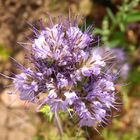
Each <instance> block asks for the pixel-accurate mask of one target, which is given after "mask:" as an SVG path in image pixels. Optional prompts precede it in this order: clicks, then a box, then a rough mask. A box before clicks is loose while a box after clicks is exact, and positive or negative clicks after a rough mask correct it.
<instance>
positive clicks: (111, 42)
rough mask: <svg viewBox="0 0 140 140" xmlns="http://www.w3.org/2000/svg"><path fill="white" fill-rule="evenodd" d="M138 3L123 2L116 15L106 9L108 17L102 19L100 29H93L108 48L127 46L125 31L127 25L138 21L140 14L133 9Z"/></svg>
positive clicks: (135, 0)
mask: <svg viewBox="0 0 140 140" xmlns="http://www.w3.org/2000/svg"><path fill="white" fill-rule="evenodd" d="M138 2H139V0H133V1H131V2H127V1H124V3H123V4H122V5H121V6H120V7H119V11H118V12H117V14H116V15H114V14H113V13H112V11H111V10H110V9H107V14H108V16H106V17H105V18H104V19H103V22H102V29H95V33H96V34H99V35H101V36H102V40H103V42H104V43H105V44H106V45H108V47H111V48H112V47H116V46H123V47H125V46H127V45H128V44H127V41H126V40H125V30H126V26H127V25H128V24H129V23H133V22H138V21H140V12H139V11H137V10H135V9H134V8H135V7H136V6H137V5H138Z"/></svg>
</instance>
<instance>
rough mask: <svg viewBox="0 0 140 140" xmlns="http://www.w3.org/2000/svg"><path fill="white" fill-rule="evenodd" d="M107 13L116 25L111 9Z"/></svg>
mask: <svg viewBox="0 0 140 140" xmlns="http://www.w3.org/2000/svg"><path fill="white" fill-rule="evenodd" d="M107 13H108V16H109V17H110V19H111V20H112V22H113V23H115V22H116V19H115V16H114V15H113V13H112V11H111V10H110V9H109V8H107Z"/></svg>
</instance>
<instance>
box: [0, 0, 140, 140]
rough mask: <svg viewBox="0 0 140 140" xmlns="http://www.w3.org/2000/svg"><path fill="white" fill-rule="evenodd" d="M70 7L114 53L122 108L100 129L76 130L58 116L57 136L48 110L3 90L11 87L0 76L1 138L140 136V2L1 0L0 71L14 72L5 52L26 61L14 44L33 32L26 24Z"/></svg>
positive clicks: (111, 139) (124, 139)
mask: <svg viewBox="0 0 140 140" xmlns="http://www.w3.org/2000/svg"><path fill="white" fill-rule="evenodd" d="M69 9H71V11H72V13H75V14H76V15H80V16H84V17H85V18H86V22H87V25H90V24H93V25H94V32H93V33H94V34H96V35H98V36H99V37H100V38H101V40H102V41H101V42H103V43H101V44H102V46H106V47H108V48H113V50H114V52H115V53H116V57H117V58H118V60H117V63H118V64H117V67H118V68H119V69H120V71H119V77H120V78H119V82H118V83H120V85H117V90H118V92H119V94H120V95H121V97H122V99H123V105H122V111H121V112H119V113H117V115H116V117H114V118H113V121H112V124H111V125H109V126H108V127H106V128H103V129H99V132H97V131H95V130H94V129H93V128H83V129H80V128H78V127H77V125H74V124H72V123H71V121H70V120H68V117H67V116H66V115H65V114H62V115H60V117H61V120H62V125H63V129H64V136H63V137H60V136H59V134H58V130H57V127H56V126H55V123H53V122H51V120H50V118H48V116H47V114H45V113H36V112H35V111H34V110H33V109H32V108H34V106H33V105H29V104H26V103H24V102H21V101H19V100H18V97H17V96H16V95H12V96H11V95H8V94H7V93H10V92H11V91H12V86H11V83H10V80H8V79H6V78H4V77H2V76H1V77H0V140H15V139H17V140H140V0H0V73H3V74H5V75H8V76H11V75H13V73H17V71H16V68H15V65H14V61H12V60H11V59H10V58H9V56H11V57H13V58H15V59H16V60H18V61H19V62H20V63H21V64H23V65H26V63H27V62H25V59H24V57H25V50H24V49H23V47H21V46H20V45H19V44H18V43H17V42H20V41H21V42H27V38H26V37H27V36H31V35H32V31H31V30H30V28H29V25H28V22H30V23H32V24H34V25H36V26H37V22H38V19H40V18H42V19H43V20H44V21H45V20H48V17H47V14H46V13H47V12H48V13H50V14H51V15H52V16H55V17H56V16H59V15H64V16H67V15H68V13H69ZM29 106H30V107H29ZM42 112H43V110H42Z"/></svg>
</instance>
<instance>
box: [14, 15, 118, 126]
mask: <svg viewBox="0 0 140 140" xmlns="http://www.w3.org/2000/svg"><path fill="white" fill-rule="evenodd" d="M50 23H51V24H50V25H49V26H47V27H45V26H44V25H43V24H42V23H41V29H40V30H37V29H36V28H35V27H33V31H34V33H35V36H36V37H35V38H34V39H33V40H32V41H31V47H28V50H29V51H30V57H29V60H30V62H31V66H30V67H29V68H25V67H23V66H19V67H20V69H21V71H22V73H21V74H18V75H16V76H15V77H14V80H13V83H14V85H15V87H16V89H17V90H18V91H19V96H20V99H21V100H25V101H28V102H34V103H37V104H39V106H40V107H41V106H44V105H49V106H50V109H51V111H52V112H59V111H64V112H69V114H70V116H71V117H72V116H73V115H76V116H77V120H78V123H79V126H80V127H82V126H93V127H97V126H100V125H102V124H108V123H109V122H110V119H111V118H112V109H113V108H114V109H116V110H118V104H117V102H116V101H117V97H116V90H115V81H114V80H115V78H114V77H113V76H112V74H111V73H110V70H109V69H110V68H111V64H112V57H113V56H112V55H111V52H110V51H103V49H101V48H99V47H98V48H96V47H94V46H93V45H94V43H95V42H96V41H97V38H96V37H95V36H93V35H92V27H88V28H87V29H86V30H85V31H81V30H80V28H79V27H78V22H77V20H76V19H73V20H70V19H69V18H67V19H65V20H61V21H60V20H59V22H58V23H53V22H51V21H50ZM26 47H27V46H26ZM113 63H114V62H113ZM69 110H71V111H69Z"/></svg>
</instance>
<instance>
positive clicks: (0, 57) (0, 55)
mask: <svg viewBox="0 0 140 140" xmlns="http://www.w3.org/2000/svg"><path fill="white" fill-rule="evenodd" d="M9 54H10V52H9V51H8V50H6V49H5V46H4V45H3V44H0V61H6V60H7V59H8V57H9Z"/></svg>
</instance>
